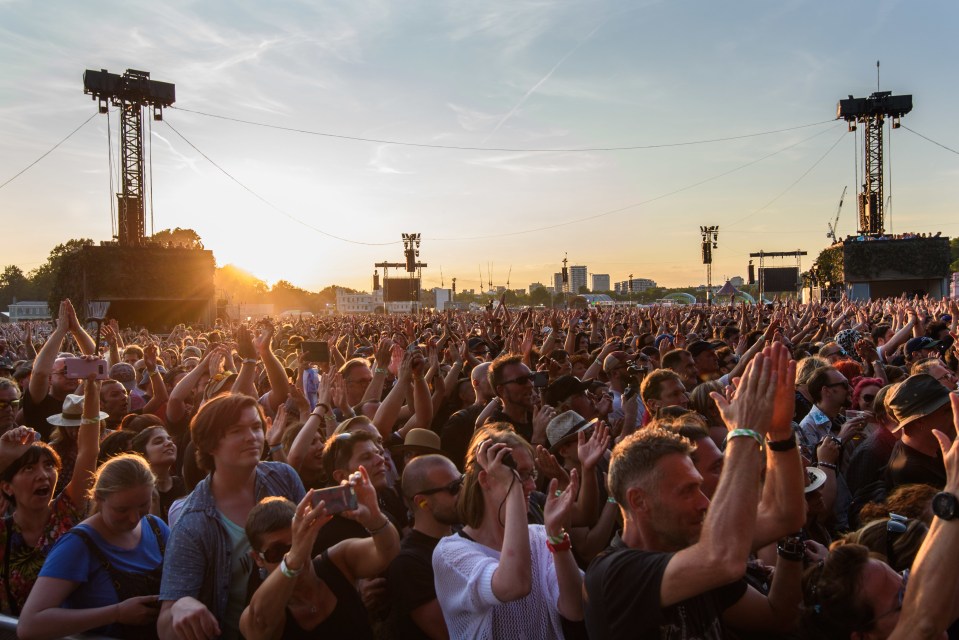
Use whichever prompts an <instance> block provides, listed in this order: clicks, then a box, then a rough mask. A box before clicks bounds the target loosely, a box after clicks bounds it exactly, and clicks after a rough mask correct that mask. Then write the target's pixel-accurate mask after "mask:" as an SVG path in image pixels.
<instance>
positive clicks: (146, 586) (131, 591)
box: [65, 515, 166, 640]
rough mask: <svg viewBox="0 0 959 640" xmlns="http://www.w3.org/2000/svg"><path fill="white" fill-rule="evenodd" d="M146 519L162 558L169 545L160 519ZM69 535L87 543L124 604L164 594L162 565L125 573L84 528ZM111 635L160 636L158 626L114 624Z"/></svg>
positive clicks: (144, 639)
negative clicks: (145, 570) (161, 528)
mask: <svg viewBox="0 0 959 640" xmlns="http://www.w3.org/2000/svg"><path fill="white" fill-rule="evenodd" d="M146 519H147V522H148V523H149V525H150V529H151V530H152V531H153V535H154V536H156V541H157V545H158V546H159V547H160V555H161V556H162V555H164V552H165V551H166V545H165V544H164V542H163V534H162V533H161V532H160V527H159V526H158V525H157V520H156V516H154V515H147V516H146ZM65 535H74V536H77V537H79V538H80V539H81V540H83V542H84V543H85V544H86V546H87V548H88V549H89V550H90V555H92V556H93V557H94V558H96V559H97V560H98V561H99V562H100V565H101V566H102V567H103V569H104V570H105V571H106V572H107V575H109V576H110V582H112V583H113V588H114V589H115V590H116V592H117V600H118V601H119V602H123V601H124V600H127V599H128V598H135V597H138V596H155V595H156V594H158V593H160V578H161V577H162V575H163V563H162V562H161V563H160V564H159V566H157V568H156V569H154V570H153V571H150V572H148V573H131V572H127V571H121V570H120V569H117V568H116V567H114V566H113V564H112V563H111V562H110V559H109V558H108V557H107V555H106V554H105V553H103V551H102V550H101V549H100V547H98V546H97V543H96V542H95V541H94V540H93V538H91V537H90V536H89V535H88V534H87V532H86V531H83V529H80V528H76V527H75V528H73V529H70V531H68V532H67V533H66V534H65ZM111 635H113V636H114V637H116V638H131V639H133V640H152V639H155V638H158V637H159V636H158V635H157V626H156V624H154V623H149V624H145V625H124V624H114V625H113V626H112V633H111Z"/></svg>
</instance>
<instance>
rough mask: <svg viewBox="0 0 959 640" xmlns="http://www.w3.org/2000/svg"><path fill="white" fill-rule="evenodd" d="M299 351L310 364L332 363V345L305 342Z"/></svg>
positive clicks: (301, 344)
mask: <svg viewBox="0 0 959 640" xmlns="http://www.w3.org/2000/svg"><path fill="white" fill-rule="evenodd" d="M299 350H300V352H301V353H302V354H303V355H304V356H305V357H306V360H307V361H308V362H319V363H321V364H326V363H328V362H329V361H330V345H328V344H327V343H325V342H320V341H313V340H304V341H303V342H301V343H300V348H299Z"/></svg>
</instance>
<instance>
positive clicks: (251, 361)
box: [240, 358, 259, 364]
mask: <svg viewBox="0 0 959 640" xmlns="http://www.w3.org/2000/svg"><path fill="white" fill-rule="evenodd" d="M240 362H242V363H243V364H256V363H257V362H259V360H257V359H256V358H243V360H241V361H240Z"/></svg>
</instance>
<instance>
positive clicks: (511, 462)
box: [503, 451, 516, 471]
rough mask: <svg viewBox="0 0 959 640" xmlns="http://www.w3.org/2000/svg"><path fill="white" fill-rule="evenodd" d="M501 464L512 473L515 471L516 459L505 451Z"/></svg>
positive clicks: (510, 452) (509, 452)
mask: <svg viewBox="0 0 959 640" xmlns="http://www.w3.org/2000/svg"><path fill="white" fill-rule="evenodd" d="M503 464H505V465H506V466H507V467H509V468H510V469H512V470H513V471H515V470H516V459H515V458H514V457H513V452H512V451H507V452H506V455H505V456H503Z"/></svg>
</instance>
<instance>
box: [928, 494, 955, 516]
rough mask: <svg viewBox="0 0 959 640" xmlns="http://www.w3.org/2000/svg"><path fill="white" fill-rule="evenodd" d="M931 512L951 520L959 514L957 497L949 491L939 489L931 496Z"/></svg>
mask: <svg viewBox="0 0 959 640" xmlns="http://www.w3.org/2000/svg"><path fill="white" fill-rule="evenodd" d="M932 512H933V513H934V514H936V516H937V517H939V518H942V519H943V520H952V519H953V518H955V517H956V516H959V498H956V496H954V495H953V494H951V493H947V492H945V491H940V492H939V493H937V494H936V495H935V496H933V498H932Z"/></svg>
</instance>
